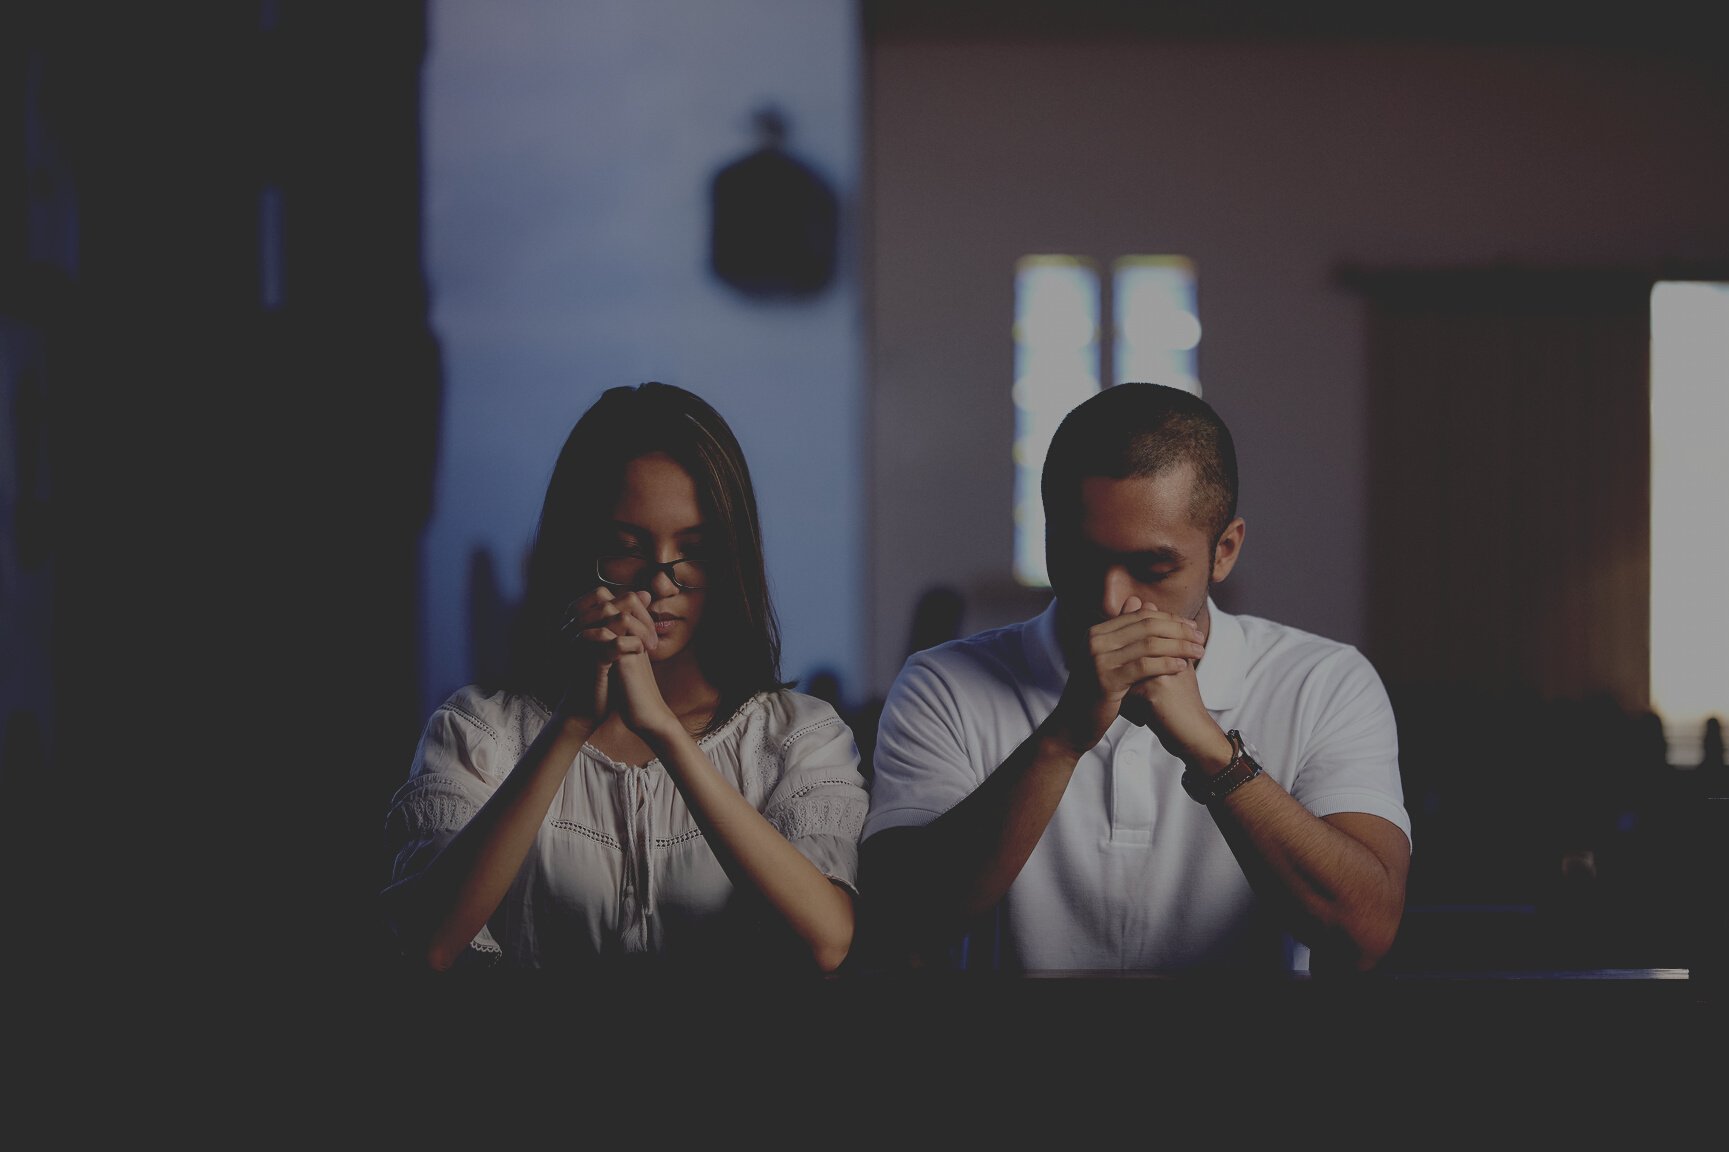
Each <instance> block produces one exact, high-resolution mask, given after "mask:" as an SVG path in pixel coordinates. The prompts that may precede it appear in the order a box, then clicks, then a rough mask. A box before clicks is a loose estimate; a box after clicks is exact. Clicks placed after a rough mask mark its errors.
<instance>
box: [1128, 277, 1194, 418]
mask: <svg viewBox="0 0 1729 1152" xmlns="http://www.w3.org/2000/svg"><path fill="white" fill-rule="evenodd" d="M1111 294H1112V308H1111V313H1112V318H1113V320H1114V322H1115V328H1116V333H1115V335H1116V339H1115V342H1114V344H1113V345H1112V353H1113V361H1114V367H1115V370H1114V371H1113V372H1112V373H1111V376H1112V381H1111V382H1112V383H1113V384H1121V383H1123V382H1124V381H1126V380H1150V381H1152V382H1153V383H1155V384H1170V385H1173V386H1175V387H1178V388H1183V389H1186V390H1187V391H1189V392H1193V393H1194V394H1195V395H1197V396H1199V395H1200V394H1201V382H1200V380H1198V379H1197V378H1196V376H1195V349H1196V347H1197V346H1198V345H1199V344H1200V342H1201V320H1200V317H1199V315H1197V313H1196V311H1195V266H1194V264H1193V263H1192V262H1190V261H1189V260H1188V258H1187V257H1183V256H1124V257H1122V258H1121V259H1120V260H1118V261H1117V262H1116V266H1115V275H1114V276H1113V278H1112V285H1111Z"/></svg>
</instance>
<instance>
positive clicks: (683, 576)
mask: <svg viewBox="0 0 1729 1152" xmlns="http://www.w3.org/2000/svg"><path fill="white" fill-rule="evenodd" d="M594 568H595V575H596V576H598V577H600V582H601V583H602V584H605V585H606V586H607V587H609V588H629V589H631V590H633V591H634V590H635V589H638V588H647V587H648V586H649V585H650V584H653V583H654V578H655V577H656V576H658V575H660V574H661V573H662V572H665V573H666V575H667V578H668V579H669V580H671V581H672V582H673V584H675V585H677V586H678V587H679V588H680V589H682V590H684V591H686V592H694V591H696V590H697V589H699V588H701V587H702V586H703V584H704V583H705V582H706V577H707V573H706V572H704V570H703V561H702V560H700V559H697V558H696V557H693V556H680V557H679V558H678V559H676V560H668V561H666V562H665V563H656V562H655V561H653V560H650V559H649V558H648V557H647V556H602V557H601V558H600V559H599V560H597V561H596V562H595V565H594Z"/></svg>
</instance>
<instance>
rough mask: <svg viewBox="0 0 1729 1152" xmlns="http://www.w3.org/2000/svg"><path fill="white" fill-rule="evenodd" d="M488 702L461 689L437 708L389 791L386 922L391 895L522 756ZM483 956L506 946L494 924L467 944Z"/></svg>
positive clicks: (450, 836) (467, 818)
mask: <svg viewBox="0 0 1729 1152" xmlns="http://www.w3.org/2000/svg"><path fill="white" fill-rule="evenodd" d="M487 704H488V701H487V700H486V699H485V698H484V697H481V696H480V695H479V694H478V693H476V692H474V691H473V690H472V689H463V690H461V691H459V692H457V693H456V694H454V695H453V696H451V698H450V699H449V700H447V701H445V703H444V704H442V705H440V706H439V707H438V709H437V710H435V711H434V712H433V714H432V716H431V717H430V718H429V719H428V720H427V722H426V728H425V730H424V731H423V732H422V734H421V738H420V744H419V746H418V747H416V749H415V752H414V761H413V763H412V765H411V766H410V768H409V774H408V780H407V781H406V782H405V783H404V784H403V785H402V786H401V787H400V788H398V789H397V790H396V794H395V795H394V796H392V797H391V800H390V807H389V810H388V812H387V814H386V817H385V845H386V851H387V852H388V853H389V857H390V880H389V883H388V884H387V885H386V887H385V889H384V893H383V895H384V908H385V916H386V926H387V927H388V928H390V929H391V931H392V933H393V934H394V933H395V931H396V925H395V924H394V923H393V922H392V921H391V919H390V909H391V901H390V899H389V897H390V895H391V894H392V893H393V892H395V891H396V890H399V889H401V888H403V887H406V886H407V885H409V884H411V883H412V882H413V881H414V879H415V878H416V877H417V876H418V875H419V874H420V872H421V870H422V869H424V868H425V867H426V866H427V864H429V863H430V862H431V861H432V859H433V858H434V857H435V856H437V855H438V853H439V852H440V851H441V850H442V849H443V848H444V846H445V845H446V844H448V843H449V842H450V841H451V840H452V839H453V838H454V837H455V836H456V834H457V832H459V831H461V830H462V828H463V827H464V826H465V825H466V824H467V823H468V822H469V821H470V820H472V819H473V818H474V815H475V813H476V812H478V811H480V808H481V806H482V805H483V804H485V803H486V801H487V799H488V798H489V797H491V795H492V793H493V792H494V791H495V790H496V789H497V788H498V785H499V783H500V781H502V780H503V779H504V776H505V775H506V774H508V773H509V771H510V769H511V767H512V766H513V765H514V764H515V763H516V761H517V759H518V758H520V756H521V752H522V750H521V749H520V748H517V749H514V750H513V749H512V748H511V747H510V745H511V744H512V743H521V741H520V740H516V741H512V740H510V739H508V738H506V737H501V735H500V733H501V732H506V731H508V726H507V724H506V723H505V722H504V721H505V717H504V716H502V715H500V716H489V715H488V713H489V712H490V711H496V709H489V708H488V707H487ZM470 952H471V953H474V952H478V953H480V954H482V956H483V957H484V958H486V959H495V958H497V957H498V956H499V955H500V954H501V951H500V949H499V947H498V944H497V942H496V941H494V940H493V938H492V934H491V931H490V930H489V929H487V928H484V927H483V928H481V930H480V932H479V933H478V934H477V935H476V936H475V938H474V941H473V943H472V944H471V945H470Z"/></svg>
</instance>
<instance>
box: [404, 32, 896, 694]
mask: <svg viewBox="0 0 1729 1152" xmlns="http://www.w3.org/2000/svg"><path fill="white" fill-rule="evenodd" d="M428 14H429V27H428V51H427V57H426V64H425V71H424V81H423V93H424V101H425V104H424V108H425V115H424V123H425V131H426V157H425V181H426V184H425V187H426V254H427V275H428V279H429V281H430V284H431V289H432V323H433V324H434V326H435V327H436V329H437V331H438V334H439V339H440V342H441V344H442V347H443V349H444V356H445V375H444V384H445V403H444V409H443V419H442V431H441V436H440V440H439V471H438V476H437V482H436V488H435V493H434V502H433V513H432V517H431V520H430V521H429V523H428V526H427V531H426V535H425V540H424V544H423V547H422V566H421V567H422V573H423V577H422V578H423V580H424V582H425V583H424V590H425V591H424V598H423V603H424V608H423V616H422V620H423V634H424V636H425V640H426V646H425V651H424V659H423V663H422V673H421V688H422V703H423V704H424V705H425V706H426V708H427V709H429V710H430V708H431V707H433V706H434V705H435V704H436V703H437V702H438V701H440V700H442V699H443V698H444V696H445V695H447V694H448V693H449V692H450V691H451V690H452V689H453V688H456V687H458V686H459V685H461V684H462V683H464V682H465V681H466V680H467V679H468V678H469V677H470V676H471V675H473V673H474V670H475V665H476V662H477V661H476V657H477V655H484V653H476V652H475V651H474V650H473V645H472V643H471V641H470V634H471V630H470V627H469V611H468V609H469V605H470V603H471V597H472V595H473V593H474V592H475V588H474V582H475V580H476V579H479V580H481V582H482V583H483V584H484V583H485V578H486V576H487V573H488V572H490V574H491V577H492V578H493V580H494V581H495V584H496V588H497V595H498V597H499V598H500V599H502V600H504V601H506V602H508V601H511V600H513V599H514V598H515V597H517V596H519V595H520V594H521V576H522V568H521V565H522V561H523V559H524V556H525V553H526V550H527V547H528V544H529V540H530V537H531V535H532V533H533V530H534V524H535V519H536V517H537V515H538V514H539V511H540V500H541V497H542V495H543V494H544V492H545V486H546V481H547V478H548V477H549V476H550V475H551V471H552V463H553V460H554V458H555V457H556V456H557V454H558V449H559V447H560V445H562V444H563V442H564V437H565V435H566V433H568V432H569V430H570V426H571V425H572V424H573V423H574V422H575V420H576V418H577V417H578V416H579V415H581V413H582V411H583V410H584V409H585V408H587V407H588V405H589V404H590V403H592V402H593V401H594V399H595V398H596V397H597V396H598V395H599V394H600V392H601V390H602V389H605V388H609V387H613V386H616V385H620V384H636V383H640V382H642V381H644V380H663V381H666V382H668V383H672V384H679V385H682V386H684V387H686V388H689V389H691V390H692V391H695V392H697V393H698V394H700V395H702V396H704V397H705V398H706V399H708V400H709V401H710V402H711V403H713V404H714V405H715V406H716V407H717V408H718V409H719V410H720V412H721V414H722V415H723V416H725V417H726V418H727V420H728V422H729V423H731V424H732V426H733V428H734V431H736V432H737V434H738V436H739V439H740V441H741V442H742V444H743V447H744V450H745V453H746V456H747V458H748V460H749V463H750V466H751V470H752V474H753V478H754V480H755V481H756V485H757V495H758V500H759V502H760V504H761V511H762V517H763V525H764V535H765V547H766V549H767V552H768V561H769V579H770V591H771V593H772V594H773V596H774V599H775V604H776V608H777V610H778V612H779V614H780V620H781V627H782V644H783V648H782V663H783V670H784V672H785V674H786V675H787V677H788V678H793V679H803V678H806V677H808V676H809V675H810V674H811V672H812V671H814V670H815V669H817V668H819V667H822V668H830V669H833V670H834V671H835V672H836V673H838V674H839V675H840V676H841V677H842V679H843V680H844V682H846V683H848V684H853V683H856V681H857V680H858V678H859V677H860V676H861V674H862V671H863V667H864V661H863V653H864V650H865V629H864V623H865V608H864V588H865V579H866V576H867V572H868V569H867V565H866V563H865V559H864V517H865V510H866V499H865V497H866V493H865V486H864V472H863V459H862V458H863V451H864V444H865V442H866V441H865V436H866V425H865V411H866V410H865V405H864V399H863V398H864V386H863V365H864V341H863V329H862V322H861V319H860V317H861V303H862V302H861V298H860V294H859V274H858V258H857V255H858V254H857V237H858V235H859V231H860V225H861V216H860V194H859V193H860V189H859V179H860V158H861V149H862V140H861V124H862V119H863V115H864V107H863V102H862V99H861V91H862V77H861V73H860V62H861V45H860V25H859V19H858V11H857V8H856V5H854V4H853V3H851V2H850V0H821V2H819V3H809V2H806V0H718V2H715V3H700V4H693V3H689V2H688V0H645V2H639V3H604V2H591V0H584V2H581V3H566V2H561V0H505V2H503V3H488V4H473V3H463V2H460V0H457V2H451V0H434V2H433V3H432V4H430V5H429V7H428ZM771 108H772V109H774V110H775V111H777V112H778V113H779V115H780V117H781V119H782V121H783V122H784V125H785V135H784V139H783V140H782V142H781V144H780V150H781V151H782V152H784V153H785V154H787V155H789V156H791V157H794V158H796V159H797V160H798V161H799V162H800V163H802V164H804V165H805V166H807V167H808V169H809V170H810V171H811V172H812V174H813V175H815V176H816V177H817V178H818V179H820V180H821V181H822V182H823V183H824V184H826V185H827V186H828V188H829V190H830V191H831V192H832V193H833V195H834V196H835V198H836V200H837V202H838V203H837V208H838V211H837V219H836V235H835V238H834V245H835V261H834V269H833V276H832V279H831V280H830V281H829V282H828V283H826V284H824V285H821V286H820V287H813V288H812V290H810V291H806V292H799V293H793V292H788V293H784V294H779V295H767V296H763V295H753V294H750V293H748V292H745V291H740V290H739V289H737V288H735V287H734V286H733V285H732V284H730V283H728V282H726V281H723V280H722V279H720V278H718V277H717V276H716V275H715V274H714V272H713V270H712V269H711V266H710V251H711V245H712V229H713V227H714V218H713V208H712V204H711V200H710V193H711V184H712V182H713V180H714V178H715V176H716V175H717V173H718V172H719V171H720V170H721V169H722V168H723V167H725V166H727V165H730V164H733V163H735V162H737V161H739V160H741V159H742V158H743V157H745V156H746V155H748V154H750V153H752V152H754V151H755V150H757V149H758V148H759V147H760V146H762V145H763V143H764V140H763V139H762V137H761V136H760V134H759V132H758V130H757V125H756V123H755V116H756V114H757V113H758V112H759V110H764V109H771ZM764 195H766V192H765V193H764ZM722 226H723V227H724V226H725V221H724V219H723V221H722ZM477 549H478V550H483V552H484V555H485V559H484V560H478V561H477V560H476V558H475V555H474V554H475V552H476V550H477ZM481 591H482V593H484V587H483V588H482V589H481ZM481 602H482V603H483V604H484V603H485V602H486V601H485V597H484V595H482V597H481ZM483 637H484V633H483Z"/></svg>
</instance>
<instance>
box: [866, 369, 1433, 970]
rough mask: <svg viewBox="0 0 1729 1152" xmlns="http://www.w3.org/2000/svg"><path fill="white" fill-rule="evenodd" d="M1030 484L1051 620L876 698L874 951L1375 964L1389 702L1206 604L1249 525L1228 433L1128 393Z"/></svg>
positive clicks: (1047, 965) (1391, 925)
mask: <svg viewBox="0 0 1729 1152" xmlns="http://www.w3.org/2000/svg"><path fill="white" fill-rule="evenodd" d="M1042 485H1043V497H1044V504H1045V520H1046V535H1045V551H1046V560H1047V568H1048V570H1049V573H1050V581H1051V589H1052V592H1053V593H1054V599H1053V601H1052V603H1051V605H1050V607H1049V608H1047V609H1046V610H1045V611H1044V612H1043V613H1042V614H1040V615H1039V616H1037V617H1035V618H1034V619H1031V620H1028V621H1025V622H1023V623H1020V624H1015V625H1011V626H1009V627H1006V628H999V629H994V630H991V631H988V632H983V633H980V634H978V635H974V636H970V637H966V638H963V639H959V640H955V641H951V642H949V643H946V644H943V645H940V646H938V647H937V648H934V649H931V650H929V651H925V652H921V653H917V654H915V655H913V656H911V657H909V658H908V660H907V661H906V663H905V665H904V666H903V667H902V669H901V672H900V674H899V675H898V676H897V677H896V679H895V681H894V683H893V685H892V686H891V687H890V689H889V693H888V696H887V698H886V700H885V701H884V706H883V712H882V719H881V722H880V726H879V730H878V735H877V746H876V752H875V777H874V780H873V783H872V789H871V801H870V814H869V816H868V817H867V819H866V822H865V826H864V831H863V837H864V843H863V846H862V849H861V860H860V873H861V875H860V881H861V887H862V890H863V892H864V893H865V895H866V897H867V899H868V900H869V901H870V902H871V903H872V904H873V905H874V909H873V914H874V917H875V924H876V930H877V931H878V932H880V933H882V935H880V936H879V937H878V945H879V947H880V946H882V945H883V942H884V941H888V942H889V945H888V947H889V948H890V950H891V954H892V956H893V957H894V958H895V959H896V960H898V959H899V958H900V957H902V956H907V957H910V958H911V959H912V961H913V962H914V963H931V962H934V961H933V955H934V954H935V953H937V952H940V951H943V950H947V951H948V954H949V957H950V958H951V959H959V960H960V962H962V963H963V964H965V965H966V966H969V967H981V966H983V967H996V968H1000V969H1002V970H1007V971H1027V972H1060V971H1069V972H1100V971H1119V970H1145V971H1168V972H1177V971H1183V970H1190V969H1210V968H1226V967H1228V968H1238V969H1242V968H1259V969H1263V970H1268V971H1280V970H1304V969H1307V970H1309V971H1312V972H1314V973H1316V974H1320V973H1322V972H1362V971H1367V970H1369V969H1372V968H1373V967H1374V966H1375V965H1376V964H1377V963H1379V961H1380V960H1381V959H1382V957H1384V956H1385V955H1386V953H1387V950H1388V948H1389V947H1390V946H1391V945H1392V942H1393V937H1394V934H1395V932H1396V931H1397V929H1398V925H1399V919H1400V916H1401V914H1402V912H1403V909H1404V900H1405V878H1406V874H1407V871H1408V869H1409V864H1410V850H1411V844H1410V828H1411V825H1410V818H1409V816H1408V814H1407V813H1406V811H1405V808H1404V794H1403V790H1402V788H1401V785H1400V778H1399V768H1398V741H1397V735H1396V732H1395V728H1394V721H1393V714H1392V709H1391V706H1390V704H1389V702H1388V698H1387V694H1386V691H1385V689H1384V687H1383V686H1382V684H1381V680H1380V678H1379V676H1378V675H1377V674H1376V673H1375V671H1374V669H1373V667H1371V666H1370V664H1369V662H1368V661H1367V660H1366V659H1365V658H1364V657H1363V656H1362V655H1361V654H1360V653H1359V652H1358V651H1357V650H1356V649H1354V648H1352V647H1349V646H1347V645H1344V644H1340V643H1337V642H1335V641H1332V640H1327V639H1324V638H1322V637H1319V636H1315V635H1312V634H1310V633H1306V632H1302V631H1299V630H1297V629H1294V628H1290V627H1287V626H1284V625H1281V624H1276V623H1273V622H1271V621H1268V620H1263V619H1259V618H1257V617H1253V616H1232V615H1228V614H1226V613H1224V612H1222V611H1220V610H1219V608H1218V606H1217V605H1215V604H1214V603H1213V602H1212V599H1211V597H1210V591H1211V588H1212V586H1213V585H1214V584H1217V583H1219V582H1220V581H1222V580H1224V579H1225V577H1226V576H1228V575H1229V574H1230V572H1231V569H1232V567H1233V566H1234V565H1235V564H1236V562H1237V560H1238V558H1239V556H1240V555H1241V553H1242V547H1243V538H1244V531H1245V527H1244V522H1243V519H1242V517H1240V516H1238V515H1237V462H1236V450H1235V447H1234V445H1233V443H1232V440H1231V435H1230V432H1229V430H1228V429H1227V428H1226V427H1225V425H1224V423H1223V422H1222V421H1221V420H1220V419H1219V417H1218V416H1217V414H1216V413H1215V412H1214V411H1213V409H1212V408H1211V407H1210V406H1209V405H1208V404H1206V403H1205V402H1203V401H1202V400H1201V399H1199V398H1198V397H1196V396H1193V395H1191V394H1189V393H1187V392H1184V391H1182V390H1181V389H1177V388H1169V387H1164V386H1161V385H1155V384H1138V383H1136V384H1120V385H1117V386H1115V387H1112V388H1107V389H1105V390H1103V391H1102V392H1100V393H1099V394H1097V395H1096V396H1093V397H1091V398H1089V399H1088V400H1086V401H1085V402H1084V403H1082V404H1081V405H1079V406H1078V407H1076V408H1075V409H1074V410H1073V411H1072V412H1070V413H1069V415H1068V416H1067V417H1065V418H1064V420H1063V422H1062V424H1061V425H1060V426H1059V427H1058V429H1057V432H1056V434H1055V436H1054V437H1053V438H1052V440H1051V445H1050V450H1049V453H1048V455H1047V457H1046V461H1045V468H1044V474H1043V477H1042ZM989 913H994V918H993V919H989V920H987V919H986V914H989Z"/></svg>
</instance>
